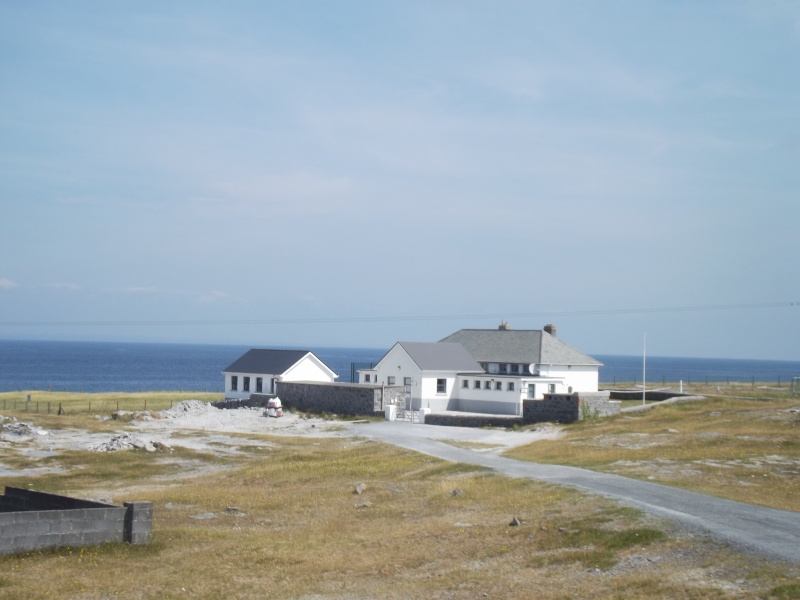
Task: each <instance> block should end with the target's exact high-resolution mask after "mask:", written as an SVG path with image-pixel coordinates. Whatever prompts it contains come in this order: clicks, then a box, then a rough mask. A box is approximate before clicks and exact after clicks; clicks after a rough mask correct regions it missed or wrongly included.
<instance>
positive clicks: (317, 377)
mask: <svg viewBox="0 0 800 600" xmlns="http://www.w3.org/2000/svg"><path fill="white" fill-rule="evenodd" d="M335 380H336V377H335V373H332V372H331V370H330V369H328V368H326V367H325V365H324V364H323V363H322V361H320V360H319V359H318V358H317V357H316V356H314V355H313V354H310V353H309V354H306V355H305V356H304V357H303V358H301V359H300V360H299V361H297V363H295V364H294V365H293V366H292V367H290V368H289V369H288V370H287V371H286V372H285V373H283V377H282V378H281V381H320V382H323V383H332V382H334V381H335Z"/></svg>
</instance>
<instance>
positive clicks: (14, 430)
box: [0, 416, 48, 437]
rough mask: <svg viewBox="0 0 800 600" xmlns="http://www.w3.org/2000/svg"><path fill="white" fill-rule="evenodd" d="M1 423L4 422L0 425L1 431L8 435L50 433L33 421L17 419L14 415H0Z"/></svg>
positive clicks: (31, 435) (43, 434)
mask: <svg viewBox="0 0 800 600" xmlns="http://www.w3.org/2000/svg"><path fill="white" fill-rule="evenodd" d="M0 423H2V424H1V425H0V432H2V433H3V434H5V435H7V436H17V437H33V436H34V435H41V436H45V435H47V433H48V432H47V431H45V430H44V429H41V428H39V427H36V425H33V424H32V423H23V422H21V421H17V419H16V418H14V417H3V416H0Z"/></svg>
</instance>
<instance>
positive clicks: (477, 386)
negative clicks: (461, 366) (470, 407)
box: [475, 379, 481, 390]
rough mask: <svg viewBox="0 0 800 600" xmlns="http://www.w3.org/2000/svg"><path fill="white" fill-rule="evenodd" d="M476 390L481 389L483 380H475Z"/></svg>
mask: <svg viewBox="0 0 800 600" xmlns="http://www.w3.org/2000/svg"><path fill="white" fill-rule="evenodd" d="M475 389H476V390H479V389H481V380H480V379H476V380H475Z"/></svg>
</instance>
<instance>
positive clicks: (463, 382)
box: [461, 379, 469, 388]
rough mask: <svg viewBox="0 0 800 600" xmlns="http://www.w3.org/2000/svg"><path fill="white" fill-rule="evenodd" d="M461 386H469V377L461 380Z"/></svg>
mask: <svg viewBox="0 0 800 600" xmlns="http://www.w3.org/2000/svg"><path fill="white" fill-rule="evenodd" d="M461 387H462V388H468V387H469V379H465V380H464V381H462V382H461Z"/></svg>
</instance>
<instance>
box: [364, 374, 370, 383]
mask: <svg viewBox="0 0 800 600" xmlns="http://www.w3.org/2000/svg"><path fill="white" fill-rule="evenodd" d="M364 383H369V373H367V374H365V375H364Z"/></svg>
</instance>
